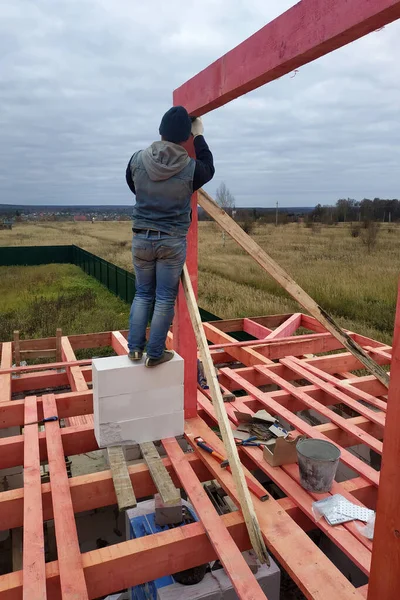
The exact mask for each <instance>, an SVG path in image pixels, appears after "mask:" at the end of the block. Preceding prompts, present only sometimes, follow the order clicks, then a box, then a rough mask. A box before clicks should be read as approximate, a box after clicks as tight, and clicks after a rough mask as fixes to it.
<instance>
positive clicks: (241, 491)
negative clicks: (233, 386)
mask: <svg viewBox="0 0 400 600" xmlns="http://www.w3.org/2000/svg"><path fill="white" fill-rule="evenodd" d="M182 285H183V289H184V292H185V297H186V303H187V307H188V311H189V315H190V319H191V321H192V326H193V330H194V333H195V336H196V340H197V345H198V347H199V351H200V355H201V359H202V361H203V366H204V370H205V373H206V377H207V383H208V386H209V388H210V393H211V395H212V399H213V404H214V407H215V410H216V413H217V416H218V424H219V427H220V430H221V434H222V439H223V441H224V444H225V448H226V450H227V454H228V460H229V464H230V467H231V469H232V474H233V478H234V481H235V485H236V488H237V492H238V496H239V499H240V507H241V509H242V512H243V516H244V520H245V522H246V526H247V529H248V532H249V536H250V540H251V543H252V546H253V548H254V551H255V552H256V554H257V556H258V558H259V560H260V561H261V562H263V563H264V562H268V561H269V559H268V554H267V549H266V547H265V543H264V540H263V538H262V535H261V531H260V526H259V524H258V519H257V516H256V513H255V511H254V507H253V503H252V500H251V496H250V492H249V489H248V487H247V484H246V480H245V478H244V474H243V470H242V466H241V464H240V459H239V455H238V451H237V448H236V444H235V440H234V439H233V435H232V430H231V428H230V425H229V420H228V415H227V414H226V410H225V407H224V401H223V399H222V395H221V390H220V387H219V383H218V379H217V376H216V373H215V368H214V363H213V361H212V358H211V355H210V351H209V349H208V344H207V339H206V336H205V333H204V329H203V325H202V322H201V317H200V313H199V309H198V307H197V302H196V297H195V295H194V291H193V288H192V284H191V281H190V277H189V273H188V270H187V267H186V265H185V266H184V267H183V272H182Z"/></svg>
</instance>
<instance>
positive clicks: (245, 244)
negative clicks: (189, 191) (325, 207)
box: [198, 0, 400, 387]
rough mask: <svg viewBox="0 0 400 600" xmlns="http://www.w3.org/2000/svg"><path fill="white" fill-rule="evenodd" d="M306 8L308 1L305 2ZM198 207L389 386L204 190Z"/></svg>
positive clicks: (384, 376) (375, 365)
mask: <svg viewBox="0 0 400 600" xmlns="http://www.w3.org/2000/svg"><path fill="white" fill-rule="evenodd" d="M306 4H307V6H308V10H310V6H309V2H307V3H306ZM399 11H400V0H399ZM198 202H199V204H200V206H201V207H202V208H203V209H204V210H205V211H206V213H207V214H209V215H210V216H211V217H212V218H213V219H214V220H215V221H216V222H217V223H218V225H220V227H222V229H223V230H224V231H226V232H227V233H228V234H229V235H230V236H231V237H232V238H233V239H234V240H235V241H236V242H237V243H238V244H239V246H240V247H241V248H243V250H245V251H246V252H247V253H248V254H249V255H250V256H251V257H252V258H253V259H254V260H255V262H256V263H257V264H258V265H259V266H260V267H261V268H262V269H263V270H264V271H265V272H266V273H268V274H269V275H271V277H273V279H275V281H276V282H278V283H279V285H281V286H282V287H283V289H284V290H286V291H287V292H288V294H290V295H291V296H292V298H294V299H295V300H296V301H297V302H298V303H299V304H300V305H301V306H303V307H304V308H305V309H306V310H307V311H308V312H309V313H311V314H312V315H313V316H314V317H315V318H316V319H318V321H319V322H320V323H321V324H322V325H323V326H324V327H325V329H327V330H328V331H329V332H330V333H331V334H332V335H333V336H334V337H335V338H336V339H337V340H338V341H339V342H340V343H341V344H342V345H343V346H344V347H345V348H346V349H347V350H349V351H350V352H351V353H352V354H353V355H354V356H355V357H356V358H357V360H359V361H360V363H361V364H363V365H364V366H365V367H366V368H367V369H368V370H369V371H370V373H372V374H373V375H375V377H376V378H377V379H378V380H379V381H380V382H381V383H382V384H383V385H384V386H386V387H388V386H389V377H388V374H387V373H386V372H385V371H384V369H382V367H381V366H380V365H379V364H378V363H377V362H375V361H374V360H372V358H371V357H370V356H369V354H368V353H367V352H365V350H363V348H362V347H361V346H360V345H359V344H357V343H356V342H355V341H354V340H353V339H352V338H351V337H350V336H349V335H348V334H347V333H346V332H345V331H343V330H342V329H341V327H340V326H339V325H338V323H336V322H335V321H334V319H333V318H332V317H331V316H330V315H329V314H328V313H327V312H326V311H325V310H324V309H323V308H321V306H319V305H318V304H317V303H316V302H315V300H313V298H311V296H310V295H309V294H307V292H305V291H304V290H303V289H302V288H301V287H300V286H299V285H298V283H296V282H295V280H294V279H293V278H292V277H291V276H290V275H289V273H287V272H286V271H285V270H284V269H283V268H282V267H281V266H280V265H278V263H277V262H275V261H274V260H273V259H272V258H271V257H270V256H269V255H268V254H267V253H266V252H265V251H264V250H263V249H262V248H261V246H259V245H258V244H257V242H255V241H254V240H253V238H252V237H250V236H249V235H248V234H247V233H245V232H244V231H243V229H242V228H241V227H240V225H238V224H237V223H236V221H234V220H233V219H232V218H231V217H230V216H229V215H228V214H227V213H226V212H225V211H224V210H223V209H222V208H221V207H220V206H219V205H218V204H217V203H216V202H215V201H214V200H213V199H212V198H211V196H209V195H208V194H207V193H206V192H205V191H204V190H202V189H200V190H199V192H198Z"/></svg>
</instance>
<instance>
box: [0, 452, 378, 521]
mask: <svg viewBox="0 0 400 600" xmlns="http://www.w3.org/2000/svg"><path fill="white" fill-rule="evenodd" d="M185 459H186V460H187V461H188V463H189V465H190V466H191V468H192V469H193V471H194V473H195V475H196V477H197V478H198V479H199V481H202V482H203V481H209V480H210V479H211V478H212V475H211V474H210V472H209V471H208V469H207V468H206V466H205V465H204V464H203V463H202V461H201V460H200V459H199V457H198V456H196V455H195V454H188V455H185ZM162 461H163V463H164V465H165V467H166V469H167V471H168V472H169V474H170V476H171V478H172V481H173V482H174V484H175V485H176V486H179V479H178V477H177V475H176V473H175V470H174V468H173V467H172V463H171V461H170V460H169V459H168V458H164V459H162ZM249 465H250V467H251V468H255V465H254V464H251V461H250V460H249ZM128 471H129V475H130V479H131V482H132V485H133V486H134V489H135V494H136V495H137V498H139V499H140V498H146V497H148V496H151V495H153V494H155V493H156V491H157V489H156V487H155V485H154V482H153V479H152V478H151V475H150V473H149V470H148V467H147V465H145V464H144V463H140V464H137V465H131V466H129V467H128ZM69 486H70V491H71V499H72V505H73V509H74V513H78V512H84V511H86V510H94V509H96V508H101V507H104V506H111V505H113V504H116V502H117V500H116V496H115V490H114V485H113V482H112V475H111V471H101V472H98V473H90V474H88V475H79V476H75V477H73V478H72V479H69ZM352 489H353V492H354V493H356V492H357V490H358V489H360V493H363V494H364V495H366V493H367V490H366V488H365V487H363V483H362V482H360V484H359V485H354V486H353V488H352ZM41 494H42V502H43V518H44V520H45V521H48V520H50V519H53V517H54V515H53V506H52V502H51V490H50V484H48V483H43V484H42V486H41ZM23 500H24V490H23V488H18V489H15V490H10V491H8V492H2V493H1V494H0V531H1V530H4V529H9V528H10V529H13V528H15V527H21V526H22V525H23ZM278 503H279V504H280V505H281V506H282V508H284V509H285V510H286V512H287V513H288V514H289V515H290V516H291V517H292V519H294V520H295V521H296V522H297V523H299V524H300V526H301V527H302V528H303V529H306V530H310V529H313V528H314V527H315V525H314V524H313V523H312V522H311V521H309V520H308V519H307V518H306V517H305V516H304V515H303V513H302V512H301V511H300V510H299V509H298V507H297V506H296V505H295V504H294V503H292V502H291V501H288V499H287V498H283V499H282V500H278Z"/></svg>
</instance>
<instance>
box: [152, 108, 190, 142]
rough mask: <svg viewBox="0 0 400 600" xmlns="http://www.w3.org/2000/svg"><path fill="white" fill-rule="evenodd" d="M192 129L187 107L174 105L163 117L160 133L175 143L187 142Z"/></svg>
mask: <svg viewBox="0 0 400 600" xmlns="http://www.w3.org/2000/svg"><path fill="white" fill-rule="evenodd" d="M191 131H192V122H191V120H190V117H189V115H188V112H187V110H186V108H184V107H183V106H173V107H172V108H170V109H169V110H168V111H167V112H166V113H165V115H164V116H163V118H162V119H161V125H160V135H161V136H162V137H163V138H164V139H165V140H166V141H167V142H173V143H174V144H180V143H181V142H186V140H188V139H189V137H190V133H191Z"/></svg>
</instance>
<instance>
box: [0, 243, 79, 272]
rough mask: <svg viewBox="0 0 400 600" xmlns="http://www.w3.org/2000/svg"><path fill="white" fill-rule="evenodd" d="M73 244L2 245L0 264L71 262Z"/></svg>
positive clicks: (0, 248)
mask: <svg viewBox="0 0 400 600" xmlns="http://www.w3.org/2000/svg"><path fill="white" fill-rule="evenodd" d="M73 248H74V246H2V247H0V265H1V266H7V267H9V266H14V265H28V266H33V265H47V264H50V263H63V264H65V263H73V262H74V261H73V257H72V252H73Z"/></svg>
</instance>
